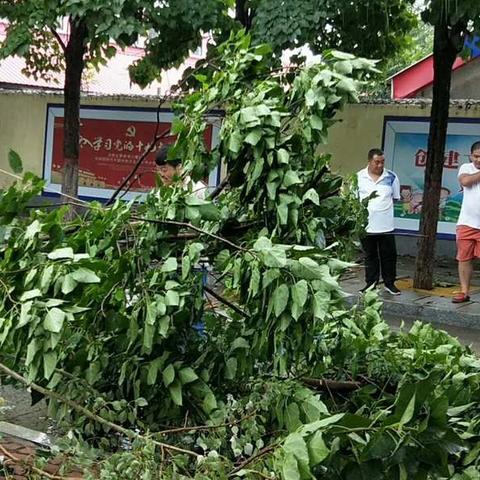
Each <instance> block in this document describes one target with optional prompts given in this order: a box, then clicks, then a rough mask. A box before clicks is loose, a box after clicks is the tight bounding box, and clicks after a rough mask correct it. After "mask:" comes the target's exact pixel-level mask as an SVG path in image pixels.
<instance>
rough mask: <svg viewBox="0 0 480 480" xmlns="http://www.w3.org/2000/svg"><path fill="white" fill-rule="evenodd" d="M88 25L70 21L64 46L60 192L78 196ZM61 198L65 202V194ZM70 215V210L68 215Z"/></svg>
mask: <svg viewBox="0 0 480 480" xmlns="http://www.w3.org/2000/svg"><path fill="white" fill-rule="evenodd" d="M86 38H87V27H86V25H85V23H83V22H76V21H72V20H71V21H70V36H69V39H68V43H67V45H66V47H65V89H64V109H65V114H64V140H63V155H64V159H65V167H64V171H63V182H62V193H64V194H66V195H69V196H70V197H77V195H78V158H79V148H80V147H79V142H80V89H81V84H82V73H83V68H84V65H85V62H84V56H85V53H86ZM64 201H68V198H67V197H65V198H64ZM72 216H73V210H71V211H70V214H69V217H70V218H71V217H72Z"/></svg>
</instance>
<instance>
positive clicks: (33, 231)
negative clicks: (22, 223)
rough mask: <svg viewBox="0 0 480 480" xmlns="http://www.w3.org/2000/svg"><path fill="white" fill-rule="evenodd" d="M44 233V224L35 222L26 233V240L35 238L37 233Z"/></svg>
mask: <svg viewBox="0 0 480 480" xmlns="http://www.w3.org/2000/svg"><path fill="white" fill-rule="evenodd" d="M41 231H42V224H41V223H40V222H39V221H38V220H34V221H33V222H32V223H31V224H30V225H29V226H28V227H27V230H26V231H25V238H26V239H30V238H33V237H34V236H35V235H36V234H37V233H39V232H41Z"/></svg>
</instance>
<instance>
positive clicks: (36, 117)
mask: <svg viewBox="0 0 480 480" xmlns="http://www.w3.org/2000/svg"><path fill="white" fill-rule="evenodd" d="M49 103H57V104H62V103H63V96H62V95H61V94H59V93H57V92H42V91H40V92H38V91H35V92H34V91H30V92H22V91H14V90H0V112H1V113H0V168H1V169H3V170H7V171H10V168H9V165H8V151H9V150H10V149H13V150H15V151H16V152H18V153H19V154H20V156H21V157H22V161H23V167H24V170H25V171H31V172H34V173H36V174H37V175H39V176H41V175H42V168H43V153H44V142H45V128H46V114H47V104H49ZM82 105H105V106H107V105H108V106H114V107H118V106H122V107H144V108H145V107H149V108H156V107H157V105H158V101H157V100H156V98H154V97H118V96H98V97H93V96H91V97H84V98H83V99H82ZM13 181H14V179H13V178H12V177H10V176H8V175H7V174H5V173H2V172H0V188H4V187H5V186H7V185H9V184H10V183H12V182H13Z"/></svg>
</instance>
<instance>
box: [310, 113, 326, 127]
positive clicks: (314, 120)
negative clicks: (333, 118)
mask: <svg viewBox="0 0 480 480" xmlns="http://www.w3.org/2000/svg"><path fill="white" fill-rule="evenodd" d="M310 126H311V127H312V128H313V129H314V130H323V121H322V119H321V118H320V117H319V116H318V115H312V116H311V117H310Z"/></svg>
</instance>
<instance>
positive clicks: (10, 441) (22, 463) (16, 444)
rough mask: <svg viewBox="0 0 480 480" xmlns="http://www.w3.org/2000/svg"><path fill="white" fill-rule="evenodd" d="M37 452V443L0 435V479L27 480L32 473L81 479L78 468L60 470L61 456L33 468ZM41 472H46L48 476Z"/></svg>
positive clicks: (74, 479) (45, 476)
mask: <svg viewBox="0 0 480 480" xmlns="http://www.w3.org/2000/svg"><path fill="white" fill-rule="evenodd" d="M39 454H40V453H39V451H38V445H35V444H34V443H31V442H28V441H26V440H21V439H18V438H16V437H10V436H8V435H7V436H2V438H1V439H0V456H1V457H3V458H2V462H1V466H0V480H28V479H30V478H32V477H33V475H36V476H35V478H42V479H44V478H45V479H47V478H62V479H65V480H82V478H83V477H82V472H81V471H79V470H70V471H67V472H60V469H61V467H62V464H63V463H65V459H64V458H61V457H57V458H52V459H50V460H48V462H47V463H46V465H45V466H43V467H42V468H41V470H38V469H37V470H33V469H32V468H35V467H32V466H33V463H34V460H35V458H36V457H38V456H39ZM37 465H38V464H37ZM37 468H38V467H37ZM42 472H46V474H47V475H48V476H47V475H45V474H42ZM60 473H61V475H60Z"/></svg>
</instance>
